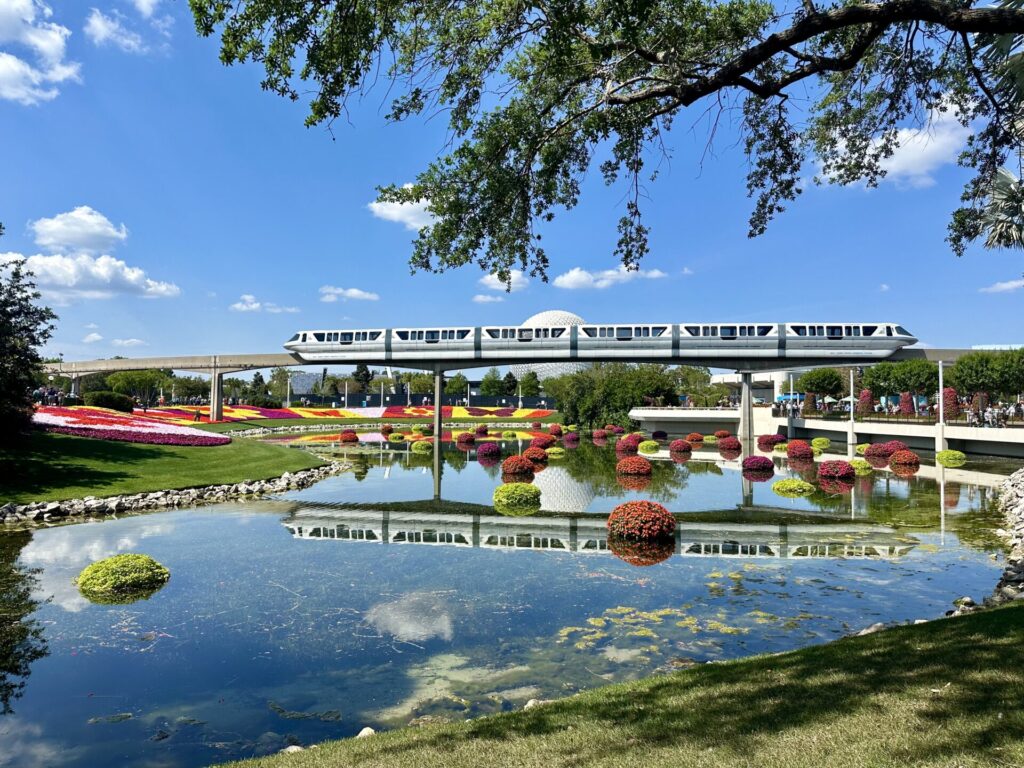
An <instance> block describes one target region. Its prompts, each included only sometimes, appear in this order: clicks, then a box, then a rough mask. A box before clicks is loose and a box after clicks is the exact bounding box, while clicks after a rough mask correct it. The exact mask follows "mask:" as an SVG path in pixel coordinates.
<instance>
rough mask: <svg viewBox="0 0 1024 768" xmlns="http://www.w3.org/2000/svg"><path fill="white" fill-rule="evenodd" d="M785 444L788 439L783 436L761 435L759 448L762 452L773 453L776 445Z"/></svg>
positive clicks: (758, 439) (758, 443)
mask: <svg viewBox="0 0 1024 768" xmlns="http://www.w3.org/2000/svg"><path fill="white" fill-rule="evenodd" d="M784 442H786V438H785V437H784V436H783V435H759V436H758V438H757V447H758V448H759V449H760V450H762V451H771V450H772V449H773V448H775V446H776V445H778V444H779V443H784Z"/></svg>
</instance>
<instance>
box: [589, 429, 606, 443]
mask: <svg viewBox="0 0 1024 768" xmlns="http://www.w3.org/2000/svg"><path fill="white" fill-rule="evenodd" d="M590 436H591V437H592V438H594V439H595V440H604V439H605V438H606V437H608V430H607V429H595V430H594V431H593V432H591V433H590Z"/></svg>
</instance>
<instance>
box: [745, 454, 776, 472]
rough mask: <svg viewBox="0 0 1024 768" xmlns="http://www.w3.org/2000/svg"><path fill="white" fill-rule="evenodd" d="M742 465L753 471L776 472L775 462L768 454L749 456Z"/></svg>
mask: <svg viewBox="0 0 1024 768" xmlns="http://www.w3.org/2000/svg"><path fill="white" fill-rule="evenodd" d="M742 466H743V469H747V470H750V471H751V472H769V473H774V472H775V464H774V463H773V462H772V460H771V459H769V458H768V457H767V456H747V458H745V459H744V460H743V465H742Z"/></svg>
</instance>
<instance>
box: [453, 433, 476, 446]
mask: <svg viewBox="0 0 1024 768" xmlns="http://www.w3.org/2000/svg"><path fill="white" fill-rule="evenodd" d="M455 442H456V443H461V444H462V445H472V444H473V443H475V442H476V435H474V434H473V433H472V432H459V434H457V435H456V436H455Z"/></svg>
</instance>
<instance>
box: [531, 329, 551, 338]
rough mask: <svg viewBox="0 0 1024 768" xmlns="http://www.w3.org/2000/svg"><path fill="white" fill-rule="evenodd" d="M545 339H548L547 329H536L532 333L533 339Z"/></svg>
mask: <svg viewBox="0 0 1024 768" xmlns="http://www.w3.org/2000/svg"><path fill="white" fill-rule="evenodd" d="M547 337H548V329H547V328H538V329H537V330H536V331H535V332H534V338H535V339H546V338H547Z"/></svg>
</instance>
